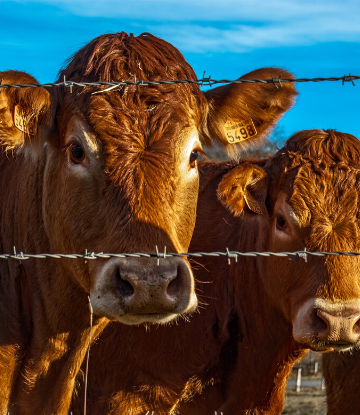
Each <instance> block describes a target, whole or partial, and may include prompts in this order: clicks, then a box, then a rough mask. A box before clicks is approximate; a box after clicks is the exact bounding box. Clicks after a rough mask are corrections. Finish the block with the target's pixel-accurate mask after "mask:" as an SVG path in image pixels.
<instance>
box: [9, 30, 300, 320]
mask: <svg viewBox="0 0 360 415" xmlns="http://www.w3.org/2000/svg"><path fill="white" fill-rule="evenodd" d="M280 73H282V75H283V77H284V76H286V77H290V76H291V74H289V73H286V72H285V71H280V70H276V69H274V68H271V69H266V68H265V69H262V70H258V71H254V72H252V73H250V74H248V75H246V77H247V78H264V77H265V78H271V75H273V76H275V77H277V76H279V74H280ZM64 76H66V79H67V80H68V81H75V82H78V81H79V82H89V81H108V80H112V81H126V80H129V81H133V80H134V76H135V77H136V78H137V79H142V80H150V81H157V80H159V79H161V80H172V79H182V80H183V79H196V75H195V73H194V71H193V70H192V68H191V67H190V66H189V65H188V64H187V63H186V61H185V60H184V58H183V56H182V55H181V54H180V52H179V51H178V50H176V49H175V48H174V47H173V46H171V45H169V44H168V43H167V42H164V41H162V40H161V39H158V38H155V37H154V36H151V35H149V34H145V35H141V36H139V37H137V38H136V37H134V36H133V35H130V36H128V35H126V34H125V33H119V34H114V35H103V36H100V37H99V38H97V39H95V40H93V41H92V42H90V43H89V44H88V45H86V46H85V47H84V48H83V49H81V50H80V51H79V52H77V53H76V54H75V55H74V57H73V58H72V60H71V61H70V62H69V64H68V66H67V67H66V68H65V69H64V70H63V71H62V72H61V73H60V77H59V79H61V80H62V79H63V77H64ZM2 78H3V79H4V81H3V82H4V83H5V81H6V73H5V74H3V76H2ZM31 82H34V81H33V80H31ZM22 83H25V82H24V81H23V82H22ZM44 93H46V94H47V92H46V91H44ZM51 94H52V95H51V98H52V103H53V107H52V112H51V115H52V118H51V122H50V123H49V126H48V128H47V129H46V131H47V134H46V136H45V137H43V135H44V134H43V135H42V136H41V138H39V142H41V143H42V144H43V146H41V148H40V149H37V151H34V152H33V153H34V154H33V160H32V162H41V163H44V169H43V172H44V173H43V176H44V177H43V195H42V215H43V222H44V229H45V233H46V238H48V240H49V244H50V246H51V250H52V251H54V252H55V251H57V252H65V253H69V252H84V251H85V249H87V250H88V252H91V251H93V252H110V253H117V252H130V253H134V252H155V247H156V246H157V247H158V249H159V250H160V251H163V250H164V249H165V247H166V250H167V252H170V251H174V252H185V251H187V249H188V246H189V243H190V238H191V236H192V233H193V229H194V224H195V218H196V204H197V192H198V186H199V183H198V182H199V179H198V170H197V161H196V160H197V157H198V154H199V153H200V152H201V151H202V146H203V145H211V144H212V143H213V142H214V141H215V139H214V137H217V139H216V142H217V143H218V144H219V145H220V146H222V147H223V148H224V149H225V150H226V151H228V152H229V153H232V154H236V153H237V152H238V151H239V148H241V143H238V144H235V145H233V144H230V143H229V141H228V137H227V130H226V128H225V124H226V123H228V122H229V121H234V120H246V119H248V118H249V117H251V118H252V122H253V123H254V126H255V128H256V130H257V135H256V139H261V138H262V137H264V136H265V135H266V134H267V132H268V131H269V129H270V128H271V127H272V126H273V125H274V123H275V122H276V121H277V120H278V119H279V117H280V116H281V115H282V113H283V112H284V111H285V110H286V109H288V108H290V106H291V105H292V102H293V98H294V96H295V95H296V91H295V89H294V87H293V85H290V84H286V85H285V84H284V87H283V88H279V89H277V88H275V87H274V85H262V84H256V85H249V84H242V85H235V84H234V85H227V86H223V87H218V88H214V89H212V90H211V91H210V92H207V93H205V94H204V93H202V92H201V91H200V89H199V87H198V85H196V84H179V85H171V84H168V85H155V86H127V87H123V88H118V89H111V90H107V87H87V88H85V89H79V90H76V88H74V91H73V93H71V92H70V91H65V90H63V89H62V90H61V89H55V90H51ZM30 99H31V94H29V100H30ZM15 105H16V100H15V101H14V102H13V101H11V102H8V104H7V111H8V112H9V114H12V113H13V111H14V106H15ZM23 106H25V104H23ZM9 120H10V121H11V117H10V118H9ZM10 121H9V122H10ZM39 127H43V126H39ZM42 130H44V128H42ZM39 131H40V128H39ZM10 138H11V139H12V140H13V141H14V135H12V136H11V137H8V138H6V137H5V139H4V140H3V143H4V144H5V145H7V144H9V145H10ZM32 141H34V138H33V139H32V138H31V137H27V136H24V135H22V134H20V136H19V137H17V138H16V148H17V150H18V151H21V149H22V148H23V149H24V148H25V149H28V150H29V151H31V148H32ZM63 264H64V267H65V268H66V273H67V275H68V277H69V281H72V282H73V283H76V284H77V286H79V285H80V286H81V287H82V289H83V290H84V293H88V294H90V298H91V302H92V305H93V308H94V312H95V313H96V314H97V315H99V316H106V317H108V318H110V319H115V320H118V321H121V322H123V323H126V324H139V323H144V322H156V323H165V322H168V321H170V320H172V319H173V318H175V317H177V316H178V315H179V314H182V313H189V312H191V311H193V310H194V309H195V307H196V304H197V300H196V295H195V292H194V280H193V276H192V273H191V270H190V267H189V264H188V262H187V260H186V259H184V258H172V259H166V260H165V259H161V260H160V261H159V264H158V261H157V259H154V258H114V259H110V260H106V259H104V260H103V259H96V260H88V261H87V262H85V261H78V262H76V261H73V260H69V261H64V262H63Z"/></svg>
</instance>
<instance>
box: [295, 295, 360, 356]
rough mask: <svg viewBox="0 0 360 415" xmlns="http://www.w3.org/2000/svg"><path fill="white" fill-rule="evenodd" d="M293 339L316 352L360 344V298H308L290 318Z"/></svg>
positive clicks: (340, 349)
mask: <svg viewBox="0 0 360 415" xmlns="http://www.w3.org/2000/svg"><path fill="white" fill-rule="evenodd" d="M293 337H294V340H295V341H297V342H298V343H300V344H302V345H303V346H304V347H306V348H310V349H312V350H314V351H319V352H330V351H347V350H351V349H353V348H356V347H359V345H360V301H358V300H351V301H338V302H334V301H330V300H327V299H322V298H312V299H310V300H308V301H307V302H305V303H304V304H303V305H302V306H301V307H300V308H299V310H298V311H297V313H296V315H295V318H294V320H293Z"/></svg>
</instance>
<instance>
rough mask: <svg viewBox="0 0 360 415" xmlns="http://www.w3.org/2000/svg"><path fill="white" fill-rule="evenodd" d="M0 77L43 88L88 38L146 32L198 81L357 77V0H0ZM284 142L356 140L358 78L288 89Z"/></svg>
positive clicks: (359, 106)
mask: <svg viewBox="0 0 360 415" xmlns="http://www.w3.org/2000/svg"><path fill="white" fill-rule="evenodd" d="M0 10H1V17H0V47H1V58H0V71H1V70H5V69H18V70H23V71H26V72H29V73H30V74H32V75H34V76H35V77H36V78H37V79H38V80H39V81H40V82H49V81H53V80H54V79H55V77H56V74H57V72H58V70H59V69H60V67H61V65H62V64H63V62H64V61H65V59H66V58H68V57H69V56H70V55H71V54H72V53H74V52H75V51H76V50H77V49H79V48H80V47H81V46H83V45H84V44H85V43H87V42H88V41H90V40H91V39H93V38H94V37H96V36H98V35H100V34H102V33H108V32H117V31H122V30H124V31H126V32H132V33H134V34H135V35H138V34H140V33H142V32H151V33H153V34H154V35H157V36H160V37H162V38H164V39H165V40H167V41H169V42H170V43H173V44H174V45H175V46H176V47H178V48H179V49H180V50H181V52H182V53H183V54H184V55H185V57H186V58H187V60H188V61H189V63H190V64H191V65H192V66H193V67H194V69H195V71H196V73H197V74H198V76H199V77H201V76H202V74H203V72H204V71H205V70H206V75H207V76H208V75H211V77H212V78H213V79H236V78H238V77H239V76H241V75H242V74H244V73H247V72H249V71H251V70H253V69H256V68H259V67H262V66H281V67H284V68H286V69H287V70H290V71H292V72H293V73H294V74H295V75H296V76H297V77H318V76H319V77H329V76H343V75H344V74H349V73H351V74H353V75H360V23H359V22H360V1H358V0H343V1H332V0H318V1H316V0H301V1H297V0H221V1H214V0H198V1H196V0H127V1H124V0H97V1H93V0H86V1H85V0H57V1H52V0H41V1H30V0H27V1H26V0H23V1H5V0H0ZM298 90H299V92H300V96H299V98H298V100H297V103H296V105H295V107H294V108H293V109H292V110H291V111H290V112H289V113H288V114H286V116H285V117H284V118H283V120H282V121H281V126H282V127H283V128H284V130H285V132H286V135H289V134H291V133H293V132H295V131H297V130H300V129H306V128H336V129H337V130H339V131H343V132H348V133H351V134H354V135H356V136H357V137H359V138H360V123H359V121H358V119H359V118H360V117H359V116H358V113H359V109H360V81H358V82H357V86H356V87H353V86H352V85H351V84H350V83H348V84H345V85H344V86H342V85H341V82H336V83H331V82H323V83H318V84H312V83H307V84H300V85H298Z"/></svg>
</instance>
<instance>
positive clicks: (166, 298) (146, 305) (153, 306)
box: [90, 258, 197, 325]
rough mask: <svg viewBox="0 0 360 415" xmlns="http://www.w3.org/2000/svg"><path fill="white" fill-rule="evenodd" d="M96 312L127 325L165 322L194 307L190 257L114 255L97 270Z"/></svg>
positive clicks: (93, 300)
mask: <svg viewBox="0 0 360 415" xmlns="http://www.w3.org/2000/svg"><path fill="white" fill-rule="evenodd" d="M90 300H91V304H92V307H93V310H94V314H96V315H98V316H102V317H107V318H109V319H110V320H116V321H119V322H121V323H124V324H128V325H137V324H142V323H156V324H165V323H168V322H170V321H171V320H174V319H175V318H177V317H179V316H180V315H181V314H188V313H191V312H193V311H195V309H196V307H197V297H196V294H195V290H194V278H193V275H192V272H191V269H190V266H189V264H188V263H187V261H184V260H183V259H182V258H169V259H166V261H165V260H163V261H161V263H160V264H159V265H157V260H156V259H149V258H114V259H112V260H109V261H108V262H106V263H105V265H103V266H102V267H101V268H100V269H98V270H97V272H95V279H94V284H93V287H92V289H91V291H90Z"/></svg>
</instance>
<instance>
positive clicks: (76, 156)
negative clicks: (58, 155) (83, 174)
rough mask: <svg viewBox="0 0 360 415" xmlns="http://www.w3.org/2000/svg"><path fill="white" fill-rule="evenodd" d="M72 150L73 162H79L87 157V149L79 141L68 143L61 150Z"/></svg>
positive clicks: (71, 157)
mask: <svg viewBox="0 0 360 415" xmlns="http://www.w3.org/2000/svg"><path fill="white" fill-rule="evenodd" d="M68 149H69V151H70V159H71V161H72V162H73V163H75V164H79V163H81V162H82V161H84V159H85V151H84V149H83V148H82V146H81V145H80V144H79V143H78V142H77V141H72V142H70V143H68V144H66V145H65V146H64V147H63V148H62V149H61V151H64V152H65V151H67V150H68Z"/></svg>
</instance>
